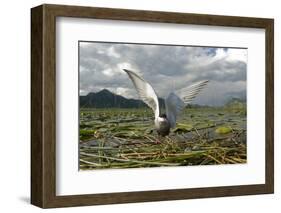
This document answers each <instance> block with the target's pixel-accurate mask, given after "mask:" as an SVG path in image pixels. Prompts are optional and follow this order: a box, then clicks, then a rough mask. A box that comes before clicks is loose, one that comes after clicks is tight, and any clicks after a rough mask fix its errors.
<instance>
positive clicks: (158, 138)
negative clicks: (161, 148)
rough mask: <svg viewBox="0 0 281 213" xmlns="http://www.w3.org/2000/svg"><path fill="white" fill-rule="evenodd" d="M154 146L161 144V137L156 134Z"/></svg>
mask: <svg viewBox="0 0 281 213" xmlns="http://www.w3.org/2000/svg"><path fill="white" fill-rule="evenodd" d="M155 143H156V144H160V143H161V135H160V134H159V133H158V135H157V138H156V141H155Z"/></svg>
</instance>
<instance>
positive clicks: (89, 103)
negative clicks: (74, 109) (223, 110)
mask: <svg viewBox="0 0 281 213" xmlns="http://www.w3.org/2000/svg"><path fill="white" fill-rule="evenodd" d="M159 103H160V107H161V108H164V100H163V99H162V98H160V99H159ZM80 107H81V108H141V107H147V105H146V104H145V103H144V102H143V101H141V100H136V99H128V98H125V97H123V96H121V95H117V94H114V93H112V92H110V91H109V90H107V89H103V90H101V91H99V92H97V93H94V92H90V93H88V94H87V95H86V96H80Z"/></svg>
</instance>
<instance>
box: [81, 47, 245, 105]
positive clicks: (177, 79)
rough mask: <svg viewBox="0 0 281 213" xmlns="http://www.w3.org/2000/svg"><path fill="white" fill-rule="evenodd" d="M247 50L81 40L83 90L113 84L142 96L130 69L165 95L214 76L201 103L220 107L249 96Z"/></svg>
mask: <svg viewBox="0 0 281 213" xmlns="http://www.w3.org/2000/svg"><path fill="white" fill-rule="evenodd" d="M239 51H241V54H240V52H239ZM245 51H246V50H235V51H234V50H232V49H227V48H206V47H186V46H164V45H135V44H116V43H93V42H91V43H90V42H80V57H79V58H80V93H81V94H83V95H84V94H87V93H88V92H96V91H99V90H101V89H103V88H107V89H109V90H111V91H112V92H115V93H118V94H120V95H123V96H126V97H134V98H137V94H136V91H135V89H134V88H133V85H132V83H131V82H130V80H129V79H128V76H126V74H125V73H124V72H123V71H122V69H123V68H127V69H132V70H134V71H136V72H138V73H139V74H140V75H142V76H143V77H144V78H145V79H146V80H147V81H148V82H150V83H151V84H152V86H153V87H154V88H155V90H156V91H157V93H158V95H159V96H162V97H164V96H166V95H167V94H168V93H169V92H170V91H171V90H173V89H180V88H183V87H186V86H188V85H190V84H191V83H193V82H196V81H199V80H205V79H207V80H210V83H209V85H208V89H207V90H205V91H204V92H203V93H202V94H200V96H198V98H197V99H196V100H195V103H200V104H210V105H220V104H223V102H224V101H225V100H226V98H227V97H228V96H229V95H228V94H230V93H237V94H238V93H239V94H242V96H243V94H246V68H247V66H246V56H243V54H245ZM218 90H219V91H218ZM210 97H212V98H210Z"/></svg>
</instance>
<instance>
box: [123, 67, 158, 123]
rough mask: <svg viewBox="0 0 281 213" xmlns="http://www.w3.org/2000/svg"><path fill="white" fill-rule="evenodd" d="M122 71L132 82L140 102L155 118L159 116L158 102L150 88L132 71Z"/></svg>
mask: <svg viewBox="0 0 281 213" xmlns="http://www.w3.org/2000/svg"><path fill="white" fill-rule="evenodd" d="M124 71H125V72H126V73H127V74H128V76H129V77H130V79H131V80H132V82H133V84H134V86H135V88H136V90H137V92H138V95H139V97H140V98H141V100H142V101H143V102H144V103H146V104H147V105H148V106H149V107H150V108H151V109H152V110H153V112H154V115H155V118H157V117H158V116H159V102H158V98H157V95H156V93H155V91H154V89H153V88H152V86H151V85H150V84H149V83H147V82H146V81H145V80H144V79H143V78H142V77H140V76H139V75H137V74H136V73H134V72H133V71H130V70H126V69H124Z"/></svg>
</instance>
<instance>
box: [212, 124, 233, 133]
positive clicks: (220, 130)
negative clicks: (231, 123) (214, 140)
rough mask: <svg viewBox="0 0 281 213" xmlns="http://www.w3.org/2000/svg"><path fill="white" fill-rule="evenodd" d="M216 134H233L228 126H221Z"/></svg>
mask: <svg viewBox="0 0 281 213" xmlns="http://www.w3.org/2000/svg"><path fill="white" fill-rule="evenodd" d="M215 132H216V133H218V134H228V133H230V132H231V128H230V127H227V126H221V127H219V128H217V129H216V131H215Z"/></svg>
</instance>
